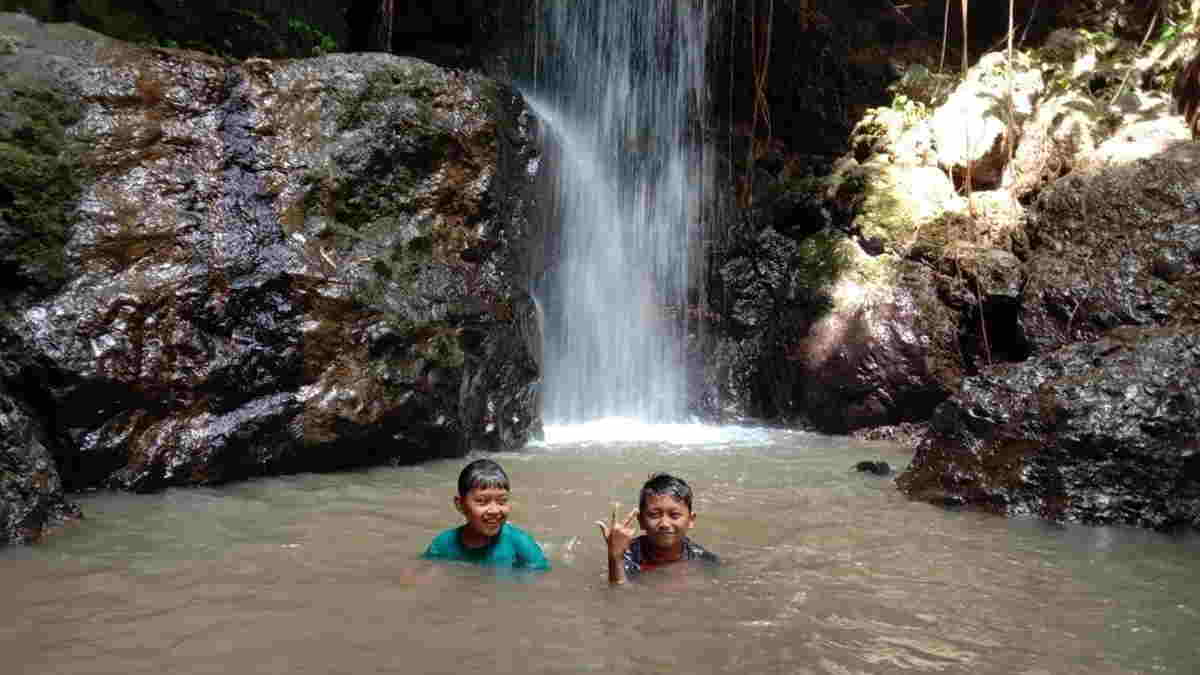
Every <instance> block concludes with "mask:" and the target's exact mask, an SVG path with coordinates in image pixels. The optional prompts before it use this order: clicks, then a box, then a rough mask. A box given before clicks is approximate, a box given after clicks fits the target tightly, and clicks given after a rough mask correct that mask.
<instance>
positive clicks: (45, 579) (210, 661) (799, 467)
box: [0, 431, 1200, 675]
mask: <svg viewBox="0 0 1200 675" xmlns="http://www.w3.org/2000/svg"><path fill="white" fill-rule="evenodd" d="M742 436H743V438H742V440H740V441H733V442H722V443H707V444H700V445H691V446H686V447H679V446H673V445H667V444H661V443H645V442H642V443H615V444H585V443H571V444H566V445H558V446H551V447H539V448H530V449H528V450H527V451H525V452H523V453H520V454H508V455H501V456H499V459H500V461H501V462H502V463H503V464H504V465H505V467H506V468H507V469H508V471H509V473H510V475H511V476H512V478H513V481H514V483H515V493H514V495H515V498H516V506H515V508H514V512H513V515H512V520H513V522H515V523H517V524H519V525H521V526H522V527H524V528H525V529H527V530H528V531H530V532H532V533H533V534H535V535H536V536H537V537H538V538H539V540H540V541H541V542H542V543H543V545H544V547H545V549H546V552H547V555H548V557H549V558H550V560H551V562H552V564H553V565H554V566H555V569H554V570H553V571H552V572H550V573H549V574H546V575H543V576H540V577H537V578H532V579H531V578H511V577H501V576H497V575H495V574H493V573H489V572H487V571H485V570H481V569H478V568H472V567H466V568H463V567H457V566H439V567H433V566H431V565H428V564H425V563H422V562H420V561H418V560H417V559H416V556H417V555H418V554H419V553H420V552H421V551H422V550H423V549H424V547H425V546H426V544H428V542H429V540H430V539H431V538H432V537H433V536H434V535H435V534H436V533H437V532H438V531H440V530H441V529H443V528H445V527H448V526H451V525H453V524H456V523H457V520H456V514H455V512H454V511H453V509H452V507H451V502H450V500H451V496H452V492H453V490H454V482H455V478H456V477H457V474H458V471H459V469H460V468H461V467H462V465H463V463H464V462H463V461H447V462H435V463H431V464H426V465H422V466H417V467H402V468H381V469H376V470H372V471H367V472H356V473H342V474H336V475H303V476H294V477H287V478H279V479H271V480H262V481H255V482H252V483H246V484H240V485H232V486H228V487H225V488H221V489H195V490H171V491H168V492H166V493H163V494H159V495H152V496H137V495H98V496H93V497H88V498H86V499H85V500H84V501H83V506H84V509H85V511H86V512H87V514H88V516H89V519H88V520H87V521H86V522H85V523H84V524H83V525H82V526H79V527H73V528H70V529H69V530H68V531H67V532H65V533H64V534H61V535H59V536H57V537H55V538H53V539H51V540H50V541H48V542H47V543H46V544H44V545H42V546H38V547H34V548H8V549H4V550H0V570H3V573H2V574H0V597H3V598H4V599H5V610H4V611H2V612H0V645H3V648H2V650H0V663H2V664H3V666H2V668H3V672H5V673H29V674H34V673H37V674H42V673H56V674H62V675H67V674H74V673H384V672H386V673H466V672H472V671H483V672H500V673H578V672H600V673H663V672H671V673H710V672H711V673H715V672H722V673H725V672H728V673H828V674H830V675H843V674H849V673H899V672H907V673H972V675H979V674H985V673H997V674H999V673H1020V674H1025V675H1035V674H1036V675H1049V674H1055V675H1057V674H1061V673H1101V674H1107V673H1180V674H1184V673H1186V674H1191V673H1194V672H1197V670H1198V669H1200V640H1197V639H1196V634H1197V629H1200V574H1197V572H1196V570H1197V569H1200V542H1198V541H1197V540H1196V539H1194V538H1193V539H1172V538H1168V537H1164V536H1160V535H1156V534H1152V533H1146V532H1139V531H1133V530H1127V529H1114V528H1085V527H1067V528H1059V527H1053V526H1048V525H1045V524H1041V523H1038V522H1035V521H1007V520H1003V519H999V518H994V517H989V516H984V515H979V514H973V513H953V512H946V511H943V510H939V509H936V508H933V507H930V506H927V505H923V504H915V503H910V502H908V501H906V500H904V499H903V498H901V497H900V496H899V495H897V494H896V493H895V492H894V490H893V488H892V486H891V484H890V482H888V481H887V480H885V479H878V478H872V477H868V476H863V475H859V474H856V473H854V472H852V471H850V467H851V466H852V465H853V464H854V462H856V461H858V460H860V459H873V458H883V459H886V460H888V461H890V462H891V463H892V464H893V465H903V464H904V463H905V462H906V461H907V460H908V455H907V454H906V453H904V452H903V451H900V450H898V449H895V448H889V447H888V446H884V445H877V444H876V445H865V444H856V443H852V442H850V441H847V440H844V439H830V438H826V437H821V436H814V435H807V434H799V433H788V432H778V431H772V432H766V431H758V432H756V433H753V434H749V433H747V434H742ZM652 470H671V471H673V472H677V473H678V474H680V475H682V476H683V477H685V478H687V479H688V480H689V481H690V482H691V483H692V485H693V487H694V488H695V489H696V491H697V495H698V499H697V508H696V510H697V512H698V514H699V519H698V522H697V527H696V530H695V531H694V535H695V538H696V539H697V541H700V542H701V543H703V544H704V545H706V546H707V547H708V548H710V549H712V550H713V551H715V552H717V553H719V554H720V555H722V557H723V558H724V560H725V562H726V565H725V567H724V568H723V569H722V570H721V572H720V573H719V574H718V575H716V576H703V575H696V576H692V577H687V578H673V577H670V576H664V577H662V578H658V579H655V580H653V581H652V582H651V583H646V584H640V585H632V586H629V587H625V588H619V589H610V588H608V587H607V584H606V583H605V572H604V552H603V547H602V544H601V539H600V536H599V534H598V531H597V528H596V527H595V525H593V524H592V523H593V521H594V520H596V519H597V518H599V517H601V516H603V515H605V514H606V513H607V512H608V510H609V509H610V504H611V502H613V501H614V500H618V501H620V502H621V503H622V505H623V506H625V507H626V508H628V507H630V506H631V504H632V502H633V501H634V499H635V495H636V491H637V488H638V487H639V485H640V484H641V481H642V480H643V479H644V478H645V477H646V475H647V473H649V472H650V471H652Z"/></svg>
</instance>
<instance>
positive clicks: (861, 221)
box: [854, 164, 957, 254]
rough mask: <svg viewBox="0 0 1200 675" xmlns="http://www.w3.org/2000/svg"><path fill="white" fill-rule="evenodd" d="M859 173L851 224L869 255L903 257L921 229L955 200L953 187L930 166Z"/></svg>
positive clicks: (877, 167) (871, 168) (869, 169)
mask: <svg viewBox="0 0 1200 675" xmlns="http://www.w3.org/2000/svg"><path fill="white" fill-rule="evenodd" d="M862 171H863V173H862V180H863V183H862V199H861V201H860V202H859V205H858V210H857V215H856V217H855V219H854V225H855V227H856V228H857V229H858V231H859V232H860V234H861V236H862V238H863V240H864V241H865V242H868V244H867V245H866V246H865V248H867V249H868V251H871V252H882V251H884V250H888V251H892V252H895V253H900V254H906V253H907V252H908V250H909V249H910V248H911V247H912V245H913V244H914V243H915V241H916V239H917V237H918V236H919V235H920V232H921V229H922V228H923V227H925V226H927V225H930V224H933V223H936V222H938V221H939V220H940V219H942V218H943V217H944V216H945V214H946V211H947V209H949V208H950V207H951V205H952V204H953V203H954V201H955V200H956V199H957V195H956V194H955V192H954V184H953V183H952V182H951V181H950V179H949V178H948V177H947V176H946V174H945V173H943V172H942V171H941V170H939V169H936V168H933V167H927V166H890V165H873V164H868V165H865V166H864V167H863V168H862ZM872 249H874V250H872Z"/></svg>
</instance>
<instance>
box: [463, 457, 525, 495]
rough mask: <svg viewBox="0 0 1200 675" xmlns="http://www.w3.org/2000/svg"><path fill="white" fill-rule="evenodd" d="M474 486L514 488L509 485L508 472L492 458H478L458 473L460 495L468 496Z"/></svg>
mask: <svg viewBox="0 0 1200 675" xmlns="http://www.w3.org/2000/svg"><path fill="white" fill-rule="evenodd" d="M472 488H484V489H488V488H501V489H503V490H511V489H512V488H510V487H509V486H508V474H506V473H504V469H502V468H500V465H499V464H497V463H495V462H493V461H492V460H490V459H477V460H475V461H474V462H471V463H470V464H468V465H466V466H464V467H463V470H462V472H461V473H459V474H458V496H459V497H466V496H467V493H468V492H470V491H471V489H472Z"/></svg>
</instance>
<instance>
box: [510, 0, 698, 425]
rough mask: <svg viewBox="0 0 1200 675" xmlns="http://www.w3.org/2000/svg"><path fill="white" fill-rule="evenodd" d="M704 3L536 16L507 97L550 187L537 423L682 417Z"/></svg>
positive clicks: (672, 0)
mask: <svg viewBox="0 0 1200 675" xmlns="http://www.w3.org/2000/svg"><path fill="white" fill-rule="evenodd" d="M706 5H707V3H705V2H703V1H697V2H693V1H692V0H604V1H603V2H557V1H548V2H545V3H538V7H539V8H540V11H539V13H538V25H537V27H536V28H535V30H534V31H533V32H534V35H533V49H534V51H535V57H534V61H535V63H536V66H535V71H534V72H532V73H527V74H526V75H525V78H524V81H523V82H522V84H521V89H522V91H523V93H524V94H525V95H526V99H527V101H528V102H529V104H530V107H531V108H532V109H533V110H534V112H535V113H536V114H537V116H538V118H539V119H540V121H541V123H542V127H543V129H544V130H545V132H546V133H545V135H544V140H545V145H546V146H547V156H548V157H550V158H551V159H550V161H549V162H548V163H547V165H548V166H550V167H551V170H552V172H553V181H552V184H551V185H550V186H549V188H548V194H546V195H543V197H542V206H541V208H543V209H544V211H545V212H546V213H547V214H548V215H549V216H550V217H551V218H553V219H554V220H555V221H556V225H554V226H553V227H552V228H551V229H552V230H553V231H555V232H557V233H558V235H557V238H556V240H555V241H554V243H553V244H552V253H551V256H550V258H551V260H552V261H553V265H552V266H551V267H550V268H549V269H548V270H547V272H546V274H545V276H544V277H543V278H542V279H540V280H539V281H538V283H537V284H536V285H535V287H534V288H533V293H534V295H535V296H536V297H537V298H538V301H539V303H540V304H541V306H542V308H543V310H544V311H543V315H544V317H545V323H544V325H543V335H544V340H543V342H544V344H543V349H542V353H543V354H544V378H543V385H542V386H543V401H544V407H545V411H544V414H545V418H546V419H547V420H551V421H556V422H583V421H586V420H590V419H595V418H603V417H611V416H624V417H638V418H640V419H645V420H651V421H659V422H674V421H678V420H680V419H682V418H683V417H684V410H683V404H684V401H685V399H686V393H685V382H686V374H685V371H684V363H683V354H682V348H683V340H682V337H681V336H682V335H683V328H684V325H685V321H686V309H687V306H688V304H689V298H688V292H689V290H688V289H689V285H690V284H689V282H690V281H691V280H692V278H693V275H698V274H699V272H698V271H696V270H694V269H693V268H694V267H696V265H694V264H693V262H694V259H695V258H697V257H698V255H697V252H696V250H695V247H696V243H697V238H698V236H699V230H700V229H701V214H702V212H703V209H704V207H703V203H704V199H705V194H706V191H708V190H711V189H712V188H711V185H710V184H709V182H710V181H709V179H708V176H709V174H710V172H709V171H708V169H707V166H706V161H708V160H707V158H706V155H705V152H704V148H703V145H702V144H701V143H699V141H698V138H699V136H700V134H699V133H698V132H697V129H699V128H701V127H702V126H703V115H704V109H705V105H706V104H705V102H704V98H705V79H704V72H705V41H706V29H707V21H708V10H707V7H706Z"/></svg>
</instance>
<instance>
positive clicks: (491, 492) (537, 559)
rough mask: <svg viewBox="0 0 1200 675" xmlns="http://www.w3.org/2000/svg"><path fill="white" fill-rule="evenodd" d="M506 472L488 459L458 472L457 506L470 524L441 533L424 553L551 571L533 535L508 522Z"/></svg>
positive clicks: (435, 557)
mask: <svg viewBox="0 0 1200 675" xmlns="http://www.w3.org/2000/svg"><path fill="white" fill-rule="evenodd" d="M508 493H509V482H508V474H506V473H504V469H502V468H500V465H499V464H497V463H496V462H493V461H492V460H490V459H477V460H475V461H474V462H471V463H470V464H468V465H467V466H466V467H464V468H463V470H462V472H461V473H460V474H459V475H458V496H457V497H455V498H454V508H456V509H458V512H459V513H461V514H463V516H464V517H465V518H466V519H467V522H466V524H464V525H461V526H459V527H454V528H451V529H449V530H446V531H445V532H442V533H441V534H439V535H438V536H437V537H435V538H434V540H433V541H432V542H431V543H430V544H429V548H427V549H426V550H425V553H424V554H423V555H422V556H421V557H423V558H426V559H428V560H458V561H463V562H473V563H479V564H481V565H486V566H489V567H511V568H515V569H528V570H548V569H550V563H549V562H548V561H547V560H546V556H545V555H544V554H543V553H542V548H541V547H540V546H538V545H537V542H536V541H534V539H533V537H531V536H529V535H528V534H527V533H526V532H525V531H524V530H522V529H520V528H518V527H517V526H516V525H513V524H512V523H509V522H508V513H509V511H510V510H512V504H510V503H509V499H508Z"/></svg>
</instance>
